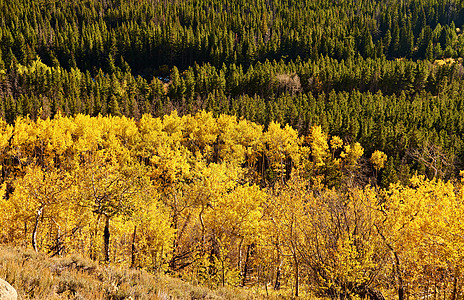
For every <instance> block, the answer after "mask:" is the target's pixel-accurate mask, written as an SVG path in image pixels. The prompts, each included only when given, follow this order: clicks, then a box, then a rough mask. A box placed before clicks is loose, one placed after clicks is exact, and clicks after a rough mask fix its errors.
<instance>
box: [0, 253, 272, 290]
mask: <svg viewBox="0 0 464 300" xmlns="http://www.w3.org/2000/svg"><path fill="white" fill-rule="evenodd" d="M0 278H3V279H5V280H6V281H8V282H9V283H10V284H11V285H12V286H13V287H14V288H15V289H16V290H17V292H18V296H19V299H260V298H263V297H260V296H259V295H257V294H255V293H254V292H253V291H251V290H250V291H248V290H245V289H239V288H232V287H225V288H219V289H217V290H211V289H208V288H206V287H202V286H195V285H191V284H189V283H187V282H184V281H182V280H180V279H177V278H171V277H168V276H165V275H152V274H149V273H147V272H145V271H142V270H134V269H129V268H123V267H118V266H105V265H100V264H98V263H96V262H94V261H91V260H89V259H86V258H83V257H81V256H77V255H69V256H65V257H57V258H50V257H49V256H47V255H45V254H42V253H35V252H34V251H32V250H22V249H18V248H11V247H6V246H0Z"/></svg>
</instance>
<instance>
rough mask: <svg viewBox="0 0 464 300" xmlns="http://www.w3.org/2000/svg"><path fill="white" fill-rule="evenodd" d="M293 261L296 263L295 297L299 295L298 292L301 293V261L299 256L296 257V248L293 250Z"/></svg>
mask: <svg viewBox="0 0 464 300" xmlns="http://www.w3.org/2000/svg"><path fill="white" fill-rule="evenodd" d="M293 261H294V264H295V297H298V294H299V286H300V282H299V281H300V274H299V273H300V268H299V267H300V266H299V263H298V258H297V257H296V252H295V249H294V252H293Z"/></svg>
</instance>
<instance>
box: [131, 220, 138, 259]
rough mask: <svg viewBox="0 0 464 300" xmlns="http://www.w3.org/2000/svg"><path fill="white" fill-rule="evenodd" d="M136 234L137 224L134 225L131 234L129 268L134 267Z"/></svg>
mask: <svg viewBox="0 0 464 300" xmlns="http://www.w3.org/2000/svg"><path fill="white" fill-rule="evenodd" d="M136 234H137V225H135V226H134V233H133V234H132V251H131V268H134V267H135V252H136V249H135V237H136Z"/></svg>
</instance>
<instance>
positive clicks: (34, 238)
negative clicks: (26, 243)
mask: <svg viewBox="0 0 464 300" xmlns="http://www.w3.org/2000/svg"><path fill="white" fill-rule="evenodd" d="M42 212H43V206H41V207H40V208H39V209H38V210H37V215H36V216H35V223H34V228H33V229H32V248H33V249H34V251H35V252H37V230H38V229H39V221H40V217H41V216H42Z"/></svg>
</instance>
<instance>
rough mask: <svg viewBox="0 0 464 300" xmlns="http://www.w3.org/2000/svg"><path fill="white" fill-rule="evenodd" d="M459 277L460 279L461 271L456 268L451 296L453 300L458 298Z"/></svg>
mask: <svg viewBox="0 0 464 300" xmlns="http://www.w3.org/2000/svg"><path fill="white" fill-rule="evenodd" d="M458 277H459V269H458V267H457V266H456V267H455V270H454V282H453V294H452V295H451V299H452V300H456V299H457V296H458ZM443 298H445V297H443Z"/></svg>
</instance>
